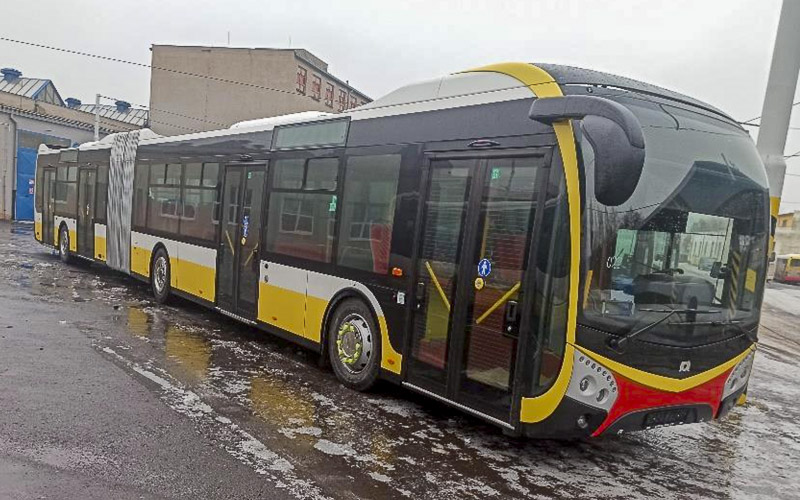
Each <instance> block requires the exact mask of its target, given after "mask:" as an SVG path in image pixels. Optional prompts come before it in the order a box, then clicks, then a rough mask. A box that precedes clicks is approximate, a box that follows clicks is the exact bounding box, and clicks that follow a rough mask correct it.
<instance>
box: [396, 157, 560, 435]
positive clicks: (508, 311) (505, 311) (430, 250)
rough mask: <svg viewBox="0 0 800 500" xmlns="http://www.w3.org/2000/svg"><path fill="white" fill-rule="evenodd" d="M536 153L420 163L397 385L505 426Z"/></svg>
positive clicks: (536, 179) (536, 178) (538, 162)
mask: <svg viewBox="0 0 800 500" xmlns="http://www.w3.org/2000/svg"><path fill="white" fill-rule="evenodd" d="M544 154H545V153H544V152H541V153H540V152H539V151H532V152H528V153H527V154H524V155H521V154H519V153H515V154H513V155H507V156H502V155H493V156H485V157H477V158H476V157H472V158H463V157H462V158H458V157H457V158H437V159H432V160H431V161H430V163H429V169H428V175H427V190H426V194H425V195H424V196H423V200H424V206H423V215H422V228H421V230H420V232H419V235H418V241H419V246H418V250H417V255H418V259H417V265H416V278H417V279H416V288H415V301H414V305H413V306H412V307H413V308H414V311H415V313H414V321H413V324H412V326H411V329H412V335H411V340H410V342H411V346H410V347H411V351H410V355H411V356H410V358H411V359H410V362H409V364H408V365H407V372H406V374H407V377H406V384H408V385H410V386H411V387H412V388H416V389H418V390H422V391H424V392H427V393H432V394H433V395H434V396H438V397H441V398H444V399H446V400H449V401H452V402H455V403H456V404H457V405H459V406H461V407H463V408H465V409H468V410H471V411H472V412H476V413H480V414H481V415H483V416H484V417H487V416H488V417H490V418H493V419H495V420H496V421H499V422H502V423H504V424H506V425H509V422H510V421H511V413H512V399H513V395H514V382H515V378H516V377H515V375H514V374H515V369H516V364H517V352H518V350H519V347H520V346H519V338H520V335H521V332H520V320H521V314H520V312H521V307H520V304H522V300H523V297H524V296H525V295H526V294H527V293H529V291H528V290H527V289H526V285H525V283H526V270H527V262H528V260H529V254H530V252H529V248H531V238H532V233H533V231H532V228H533V226H534V219H535V213H536V208H537V207H536V205H537V202H538V199H539V196H537V194H538V193H539V191H540V189H539V185H540V184H541V183H542V182H543V180H542V179H543V176H542V175H539V174H540V172H542V171H544V169H542V168H541V167H542V166H543V165H544V164H545V162H544Z"/></svg>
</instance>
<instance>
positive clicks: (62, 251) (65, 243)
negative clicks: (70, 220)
mask: <svg viewBox="0 0 800 500" xmlns="http://www.w3.org/2000/svg"><path fill="white" fill-rule="evenodd" d="M58 256H59V257H61V262H65V263H66V262H69V261H70V252H69V229H67V226H61V231H59V232H58Z"/></svg>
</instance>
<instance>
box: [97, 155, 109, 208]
mask: <svg viewBox="0 0 800 500" xmlns="http://www.w3.org/2000/svg"><path fill="white" fill-rule="evenodd" d="M107 201H108V165H100V166H98V167H97V203H96V205H95V217H96V218H97V219H98V220H99V221H101V222H102V221H105V220H106V203H107Z"/></svg>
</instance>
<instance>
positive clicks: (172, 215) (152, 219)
mask: <svg viewBox="0 0 800 500" xmlns="http://www.w3.org/2000/svg"><path fill="white" fill-rule="evenodd" d="M180 196H181V189H180V187H169V186H150V193H149V197H148V201H147V206H148V210H147V227H148V229H153V230H156V231H165V232H170V233H177V232H178V220H179V219H178V217H179V215H180V212H179V210H180V202H181V200H180Z"/></svg>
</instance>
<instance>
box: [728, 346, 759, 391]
mask: <svg viewBox="0 0 800 500" xmlns="http://www.w3.org/2000/svg"><path fill="white" fill-rule="evenodd" d="M754 357H755V351H751V352H750V354H748V355H747V356H745V357H744V359H743V360H741V361H739V363H737V365H736V366H734V367H733V370H731V373H730V374H729V375H728V380H726V381H725V388H724V389H723V390H722V398H721V400H725V398H727V397H728V396H730V395H731V394H733V393H735V392H737V391H739V389H741V388H742V387H744V386H745V385H746V384H747V381H748V380H749V379H750V372H751V371H752V369H753V358H754Z"/></svg>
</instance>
